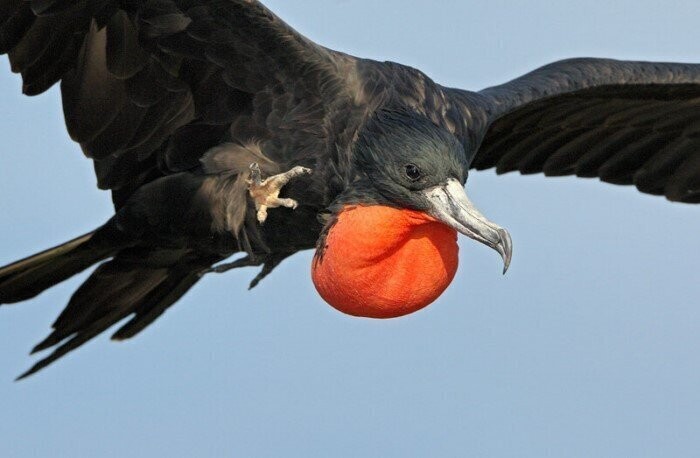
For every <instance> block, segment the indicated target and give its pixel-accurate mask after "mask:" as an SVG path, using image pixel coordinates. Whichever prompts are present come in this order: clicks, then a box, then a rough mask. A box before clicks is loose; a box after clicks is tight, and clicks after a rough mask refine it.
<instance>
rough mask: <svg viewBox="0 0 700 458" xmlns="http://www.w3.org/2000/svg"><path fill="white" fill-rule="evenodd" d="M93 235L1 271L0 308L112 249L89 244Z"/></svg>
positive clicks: (70, 272)
mask: <svg viewBox="0 0 700 458" xmlns="http://www.w3.org/2000/svg"><path fill="white" fill-rule="evenodd" d="M93 234H94V232H90V233H88V234H85V235H81V236H80V237H77V238H75V239H73V240H69V241H68V242H66V243H63V244H61V245H58V246H55V247H53V248H50V249H48V250H45V251H42V252H41V253H37V254H35V255H33V256H29V257H27V258H24V259H21V260H19V261H16V262H13V263H12V264H9V265H7V266H5V267H0V304H8V303H13V302H20V301H24V300H26V299H29V298H32V297H34V296H36V295H37V294H39V293H41V292H42V291H44V290H45V289H48V288H50V287H52V286H54V285H56V284H58V283H60V282H62V281H64V280H66V279H68V278H70V277H72V276H73V275H75V274H77V273H79V272H82V271H83V270H85V269H87V268H88V267H90V266H92V265H93V264H95V263H97V262H99V261H102V260H103V259H105V258H108V257H110V256H111V255H112V254H113V251H114V249H113V248H110V247H105V246H98V245H96V244H92V243H90V241H91V239H92V236H93Z"/></svg>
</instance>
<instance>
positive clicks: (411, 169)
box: [406, 164, 420, 181]
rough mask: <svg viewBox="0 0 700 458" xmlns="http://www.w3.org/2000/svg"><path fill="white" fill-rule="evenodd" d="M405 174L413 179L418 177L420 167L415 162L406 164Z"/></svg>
mask: <svg viewBox="0 0 700 458" xmlns="http://www.w3.org/2000/svg"><path fill="white" fill-rule="evenodd" d="M406 176H407V177H408V178H409V179H411V180H413V181H415V180H417V179H418V178H420V169H419V168H418V166H417V165H415V164H408V165H407V166H406Z"/></svg>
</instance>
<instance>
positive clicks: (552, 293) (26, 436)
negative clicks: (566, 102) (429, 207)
mask: <svg viewBox="0 0 700 458" xmlns="http://www.w3.org/2000/svg"><path fill="white" fill-rule="evenodd" d="M610 3H614V4H612V5H611V4H610ZM267 4H268V5H269V6H270V7H271V8H272V9H273V11H275V12H277V13H278V14H279V15H280V16H281V17H283V18H284V19H285V20H286V21H287V22H288V23H290V24H292V25H293V26H294V27H296V28H297V29H298V30H299V31H301V32H302V33H304V34H306V35H307V36H308V37H309V38H312V39H314V40H316V41H318V42H319V43H321V44H324V45H325V46H328V47H331V48H334V49H339V50H342V51H345V52H348V53H351V54H355V55H358V56H362V57H370V58H375V59H380V60H393V61H397V62H401V63H404V64H408V65H412V66H415V67H417V68H420V69H421V70H423V71H424V72H426V73H427V74H428V75H430V76H432V77H433V78H434V79H436V80H437V81H438V82H440V83H443V84H447V85H452V86H458V87H463V88H467V89H480V88H483V87H485V86H489V85H493V84H497V83H500V82H504V81H506V80H509V79H511V78H514V77H517V76H519V75H520V74H522V73H525V72H526V71H529V70H531V69H533V68H535V67H537V66H539V65H543V64H545V63H548V62H550V61H553V60H557V59H560V58H566V57H574V56H599V57H615V58H622V59H642V60H666V61H686V62H693V61H696V62H700V48H699V45H698V43H700V29H699V28H698V27H697V17H698V15H699V13H700V4H698V3H697V1H676V2H672V4H664V3H662V2H652V1H616V2H602V1H601V2H575V1H560V2H544V1H534V2H517V3H516V2H503V1H491V2H462V1H442V2H440V3H439V6H437V5H436V2H405V1H396V0H385V1H382V2H376V1H342V2H341V1H335V2H333V1H328V0H326V1H321V0H306V1H304V2H284V1H282V0H274V1H269V2H267ZM0 100H2V101H3V102H2V109H1V110H0V132H1V133H2V137H3V141H2V154H1V155H0V264H5V263H7V262H11V261H13V260H15V259H16V258H19V257H23V256H25V255H28V254H31V253H33V252H36V251H38V250H40V249H43V248H46V247H49V246H52V245H54V244H57V243H59V242H62V241H65V240H67V239H69V238H72V237H74V236H76V235H78V234H82V233H84V232H87V231H88V230H91V229H92V228H94V227H96V226H98V225H99V224H101V223H102V222H103V221H104V220H106V219H107V218H108V217H109V216H110V215H111V208H110V203H109V197H108V195H107V194H106V193H104V192H99V191H97V190H96V189H95V186H94V184H95V179H94V176H93V174H92V170H91V164H90V163H89V161H87V160H85V159H84V158H83V157H82V155H81V153H80V151H79V149H78V147H77V146H76V145H74V144H72V143H71V142H70V140H69V139H68V137H67V134H66V133H65V131H64V127H63V120H62V117H61V109H60V101H59V97H58V92H57V91H56V90H52V91H50V92H49V93H48V94H45V95H43V96H41V97H38V98H36V97H35V98H27V97H23V96H21V95H20V81H19V79H18V77H16V76H14V75H11V74H10V72H9V67H8V65H7V64H6V63H5V64H3V65H2V71H0ZM467 187H468V191H469V193H470V195H471V197H472V199H473V200H474V201H475V202H476V203H477V204H478V205H479V207H480V208H481V209H482V210H483V211H484V213H485V214H486V215H487V216H489V218H491V219H492V220H494V221H497V222H498V223H499V224H502V225H503V226H505V227H507V228H508V229H509V230H510V232H511V234H512V236H513V240H514V258H513V263H512V265H511V269H510V271H509V272H508V274H507V275H506V276H505V277H503V276H501V275H500V268H501V267H500V259H499V258H498V256H497V255H496V254H495V253H493V252H492V251H491V250H488V249H487V248H485V247H483V246H482V245H478V244H475V243H473V242H471V241H470V240H467V239H463V240H461V257H460V259H461V265H460V269H459V271H458V273H457V276H456V279H455V281H454V283H453V284H452V286H451V287H450V288H449V289H448V291H447V292H446V293H445V294H444V295H443V296H442V297H441V298H440V299H439V300H438V301H437V302H436V303H434V304H433V305H431V306H430V307H428V308H427V309H425V310H423V311H421V312H419V313H416V314H414V315H411V316H408V317H405V318H402V319H397V320H390V321H375V320H365V319H357V318H351V317H347V316H344V315H342V314H340V313H338V312H336V311H335V310H333V309H332V308H330V307H329V306H327V305H325V304H324V303H323V302H322V301H321V299H320V298H319V297H318V296H317V294H316V293H315V291H314V289H313V285H312V283H311V280H310V276H309V268H310V260H311V253H310V252H305V253H300V254H298V255H296V256H294V257H293V258H291V259H289V260H287V261H285V262H284V263H283V264H282V265H281V266H280V267H279V268H278V269H276V270H275V272H274V273H273V274H272V275H271V276H270V277H269V278H268V279H266V280H265V281H263V282H262V283H261V285H260V286H259V287H258V288H256V289H254V290H253V291H250V292H248V291H247V289H246V288H247V283H248V281H249V280H250V279H251V278H252V276H254V275H255V271H254V270H252V269H244V270H239V271H234V272H230V273H227V274H225V275H222V276H211V277H209V278H206V279H205V280H204V281H202V282H201V283H200V284H199V285H197V287H195V289H193V290H192V291H191V292H190V293H189V294H188V295H187V296H186V297H185V298H184V299H183V300H181V301H180V303H178V304H177V306H175V307H173V308H172V309H171V310H170V311H169V312H168V313H166V314H165V315H164V316H163V317H162V318H161V319H160V320H158V321H157V322H156V323H155V325H153V326H152V327H151V328H149V329H148V330H147V331H145V332H144V333H143V334H142V335H140V336H138V338H136V339H134V340H132V341H128V342H125V343H120V344H116V343H112V342H110V341H109V339H107V336H106V335H105V336H101V337H99V338H98V339H96V340H95V341H93V342H91V343H90V344H88V345H86V346H85V347H83V348H81V349H80V350H78V351H77V352H75V353H74V354H71V355H70V356H69V357H68V358H66V359H64V360H62V361H61V362H59V363H58V364H56V365H54V366H52V367H51V368H49V369H48V370H46V371H44V372H42V373H40V374H39V375H38V376H35V377H32V378H30V379H28V380H26V381H24V382H22V383H13V382H12V379H13V378H14V376H16V375H17V374H19V373H20V372H21V371H23V370H24V369H25V368H27V367H28V366H29V365H30V364H31V361H32V360H31V359H30V358H29V357H28V356H27V352H28V351H29V349H30V348H31V347H32V346H33V344H35V343H36V342H37V341H38V340H39V339H41V338H42V337H43V336H44V335H45V334H46V333H47V332H48V329H49V326H50V324H51V322H52V321H53V320H54V319H55V317H56V315H57V314H58V313H59V311H60V310H61V309H62V307H63V306H64V304H65V303H66V301H67V299H68V297H69V296H70V294H71V292H72V291H73V290H74V289H75V288H76V286H77V285H78V284H79V283H80V281H81V279H82V278H84V277H81V278H78V279H73V280H71V281H69V282H66V283H65V284H63V285H61V286H59V287H56V288H54V289H52V290H50V291H48V292H46V293H44V294H42V295H41V296H40V297H38V298H36V299H35V300H33V301H31V302H27V303H23V304H19V305H13V306H7V307H2V308H0V348H2V349H3V350H2V352H0V393H1V394H0V412H1V413H0V416H1V418H2V427H0V455H2V456H12V457H28V456H105V457H111V456H115V457H116V456H130V457H140V456H144V457H145V456H163V455H166V454H167V456H172V457H179V456H183V457H185V456H187V457H189V456H384V457H388V456H400V457H405V456H443V457H449V456H461V457H463V456H495V457H501V456H506V457H507V456H518V457H522V456H533V457H542V456H568V457H575V456H598V457H603V456H609V457H619V456H637V457H640V456H658V457H662V456H664V457H666V456H693V455H697V454H700V435H699V434H698V431H700V413H699V412H700V389H698V387H699V386H700V300H699V299H698V298H700V256H698V253H700V237H698V232H699V230H700V212H699V211H698V210H699V209H698V208H696V207H693V206H689V205H682V204H671V203H669V202H666V201H665V200H663V199H662V198H658V197H652V196H646V195H641V194H639V193H637V192H636V191H635V190H634V189H630V188H623V187H617V186H612V185H608V184H603V183H600V182H598V181H596V180H580V179H578V180H577V179H574V178H558V179H544V178H543V177H542V176H529V177H521V176H517V175H507V176H501V177H497V176H495V174H494V173H493V172H492V171H487V172H481V173H474V174H472V175H471V177H470V180H469V183H468V185H467Z"/></svg>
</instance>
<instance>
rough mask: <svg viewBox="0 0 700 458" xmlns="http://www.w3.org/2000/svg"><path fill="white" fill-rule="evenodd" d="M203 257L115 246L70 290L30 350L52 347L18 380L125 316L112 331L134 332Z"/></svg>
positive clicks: (180, 290) (162, 307) (192, 277)
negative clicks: (48, 327) (112, 252)
mask: <svg viewBox="0 0 700 458" xmlns="http://www.w3.org/2000/svg"><path fill="white" fill-rule="evenodd" d="M208 262H210V261H208V260H206V261H205V260H197V261H194V262H192V261H189V260H187V259H186V258H185V257H183V256H182V254H181V253H178V252H177V251H176V250H156V251H148V250H143V249H139V248H131V249H130V248H127V249H122V250H120V251H119V252H118V253H117V254H116V255H114V258H113V259H111V260H110V261H107V262H104V263H102V264H100V266H99V267H98V268H97V269H96V270H95V271H94V272H93V273H92V275H90V277H89V278H88V279H87V280H86V281H85V283H83V284H82V285H80V287H79V288H78V290H77V291H76V292H75V293H73V297H71V299H70V302H69V303H68V305H67V306H66V308H65V309H64V310H63V312H61V314H60V315H59V317H58V319H56V321H55V322H54V324H53V326H52V327H53V330H52V332H51V333H50V334H49V335H48V336H47V337H46V338H45V339H44V340H43V341H41V342H39V344H38V345H36V346H35V347H34V349H33V350H32V353H35V352H39V351H42V350H46V349H49V348H51V347H54V348H53V351H52V352H51V353H50V354H49V355H48V356H46V357H45V358H43V359H41V360H39V361H38V362H37V363H36V364H34V365H33V366H32V367H31V368H30V369H29V370H28V371H26V372H25V373H23V374H22V375H20V376H19V377H18V379H22V378H24V377H27V376H29V375H31V374H33V373H35V372H37V371H38V370H40V369H43V368H44V367H46V366H48V365H49V364H51V363H52V362H54V361H56V360H57V359H59V358H60V357H62V356H64V355H66V354H67V353H68V352H70V351H71V350H74V349H76V348H78V347H79V346H81V345H83V344H84V343H85V342H87V341H88V340H90V339H92V338H93V337H95V336H97V335H98V334H100V333H102V332H103V331H105V330H107V329H108V328H110V327H111V326H113V325H114V324H115V323H117V322H119V321H121V320H123V319H125V318H128V317H130V319H129V320H127V321H126V323H124V324H123V325H122V326H121V328H119V329H118V330H117V332H116V333H115V334H114V335H113V336H112V339H114V340H123V339H128V338H130V337H133V336H135V335H136V334H138V333H139V332H140V331H142V330H143V329H144V328H145V327H146V326H148V325H149V324H151V323H152V322H153V321H154V320H155V319H156V318H158V317H159V316H160V315H162V314H163V312H165V311H166V310H167V309H168V307H170V306H171V305H172V304H173V303H174V302H176V301H177V300H178V299H180V297H182V296H183V295H184V294H185V293H186V292H187V291H188V290H189V289H190V288H191V287H192V286H193V285H194V284H195V283H196V282H197V281H198V280H199V279H200V278H201V272H202V271H203V269H204V268H205V267H207V266H208V264H207V263H208Z"/></svg>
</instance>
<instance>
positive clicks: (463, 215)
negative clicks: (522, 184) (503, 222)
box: [423, 178, 513, 274]
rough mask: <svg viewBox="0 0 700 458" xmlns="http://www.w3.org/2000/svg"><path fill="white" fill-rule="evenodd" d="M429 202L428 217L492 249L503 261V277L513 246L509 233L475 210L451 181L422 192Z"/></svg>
mask: <svg viewBox="0 0 700 458" xmlns="http://www.w3.org/2000/svg"><path fill="white" fill-rule="evenodd" d="M423 193H424V195H425V197H426V198H427V199H428V201H429V202H430V208H429V209H428V211H427V213H428V214H430V215H431V216H433V217H434V218H436V219H438V220H439V221H440V222H442V223H444V224H446V225H447V226H449V227H451V228H453V229H455V230H456V231H457V232H460V233H462V234H464V235H466V236H467V237H469V238H472V239H474V240H476V241H477V242H481V243H483V244H484V245H487V246H490V247H491V248H493V249H494V250H496V251H498V253H499V254H500V255H501V257H502V258H503V273H504V274H505V273H506V271H507V270H508V266H509V265H510V258H511V256H512V255H513V242H512V241H511V239H510V234H509V233H508V231H507V230H505V229H503V228H502V227H500V226H498V225H496V224H494V223H492V222H491V221H489V220H488V219H486V217H485V216H484V215H482V214H481V212H479V210H477V209H476V207H474V205H473V204H472V203H471V201H470V200H469V198H468V197H467V193H466V192H465V191H464V187H463V186H462V184H461V183H460V182H459V181H457V180H455V179H454V178H451V179H449V180H447V184H444V185H440V186H434V187H432V188H429V189H426V190H425V191H423Z"/></svg>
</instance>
